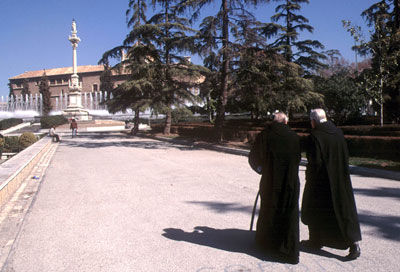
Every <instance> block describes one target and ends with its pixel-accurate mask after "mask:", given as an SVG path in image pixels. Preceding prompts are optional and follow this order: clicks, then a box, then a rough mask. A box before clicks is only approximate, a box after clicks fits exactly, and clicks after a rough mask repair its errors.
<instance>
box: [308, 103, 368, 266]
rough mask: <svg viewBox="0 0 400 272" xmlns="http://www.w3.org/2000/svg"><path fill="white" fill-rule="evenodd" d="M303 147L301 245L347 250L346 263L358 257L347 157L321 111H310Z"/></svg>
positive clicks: (340, 135) (358, 232)
mask: <svg viewBox="0 0 400 272" xmlns="http://www.w3.org/2000/svg"><path fill="white" fill-rule="evenodd" d="M310 119H311V126H312V130H311V134H310V136H309V140H308V146H307V160H308V163H307V168H306V184H305V188H304V195H303V203H302V208H301V220H302V222H303V223H304V224H306V225H308V230H309V240H308V241H304V242H303V243H304V245H305V246H308V247H311V248H314V249H319V248H322V247H323V246H328V247H332V248H337V249H347V248H350V252H349V254H348V255H347V258H348V259H349V260H354V259H356V258H358V257H359V256H360V254H361V251H360V246H359V244H358V241H360V240H361V230H360V224H359V221H358V215H357V209H356V203H355V199H354V194H353V187H352V184H351V179H350V174H349V155H348V150H347V145H346V141H345V138H344V136H343V133H342V131H341V130H340V129H338V128H336V127H335V125H334V124H333V123H332V122H331V121H328V120H327V118H326V114H325V111H324V110H322V109H315V110H312V111H311V114H310Z"/></svg>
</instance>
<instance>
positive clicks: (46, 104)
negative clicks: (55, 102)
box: [39, 72, 52, 116]
mask: <svg viewBox="0 0 400 272" xmlns="http://www.w3.org/2000/svg"><path fill="white" fill-rule="evenodd" d="M39 93H40V94H41V95H42V99H43V108H42V114H43V115H44V116H48V115H49V113H50V111H51V110H52V106H51V101H50V86H49V79H48V78H47V76H46V72H43V75H42V78H41V79H40V82H39Z"/></svg>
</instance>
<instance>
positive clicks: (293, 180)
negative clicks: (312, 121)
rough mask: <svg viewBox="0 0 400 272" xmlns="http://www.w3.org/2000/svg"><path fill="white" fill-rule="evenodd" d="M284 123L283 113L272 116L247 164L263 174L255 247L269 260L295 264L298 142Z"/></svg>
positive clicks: (297, 248) (296, 247) (255, 144)
mask: <svg viewBox="0 0 400 272" xmlns="http://www.w3.org/2000/svg"><path fill="white" fill-rule="evenodd" d="M287 122H288V118H287V116H286V115H285V114H284V113H281V112H279V113H276V114H275V116H274V122H273V123H272V125H271V126H270V127H269V128H267V129H265V130H264V131H262V132H261V133H260V134H259V135H258V136H257V138H256V141H255V143H254V145H253V147H252V149H251V151H250V154H249V163H250V165H251V167H252V168H253V169H254V170H255V171H257V172H259V173H260V174H262V178H261V182H260V197H261V206H260V211H259V216H258V221H257V229H256V243H257V245H258V246H259V247H261V248H262V249H263V250H265V251H266V253H267V254H269V255H270V257H273V258H277V259H279V260H280V261H283V262H286V263H292V264H297V263H298V262H299V187H300V185H299V175H298V174H299V163H300V159H301V156H300V141H299V137H298V136H297V134H296V133H295V132H293V131H292V130H291V129H290V128H289V126H288V125H287Z"/></svg>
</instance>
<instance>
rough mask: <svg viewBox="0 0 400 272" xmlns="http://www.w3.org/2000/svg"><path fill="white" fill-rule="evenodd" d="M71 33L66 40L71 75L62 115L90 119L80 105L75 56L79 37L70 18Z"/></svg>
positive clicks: (80, 97) (80, 84) (79, 85)
mask: <svg viewBox="0 0 400 272" xmlns="http://www.w3.org/2000/svg"><path fill="white" fill-rule="evenodd" d="M71 33H72V35H71V36H69V38H68V40H69V41H70V42H71V45H72V75H71V79H70V80H69V86H68V89H69V94H68V106H67V109H65V110H64V111H63V115H64V116H66V117H67V118H75V119H77V120H90V119H91V116H90V115H89V112H88V111H87V110H85V109H84V108H83V106H82V94H81V92H82V82H79V76H78V65H77V57H76V48H77V47H78V43H79V42H80V41H81V39H80V38H79V37H78V36H77V35H76V33H77V31H76V22H75V20H72V30H71Z"/></svg>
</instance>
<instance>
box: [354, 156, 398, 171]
mask: <svg viewBox="0 0 400 272" xmlns="http://www.w3.org/2000/svg"><path fill="white" fill-rule="evenodd" d="M349 163H350V164H351V165H355V166H362V167H368V168H376V169H384V170H391V171H400V162H398V161H390V160H378V159H373V158H359V157H351V158H350V159H349Z"/></svg>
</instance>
